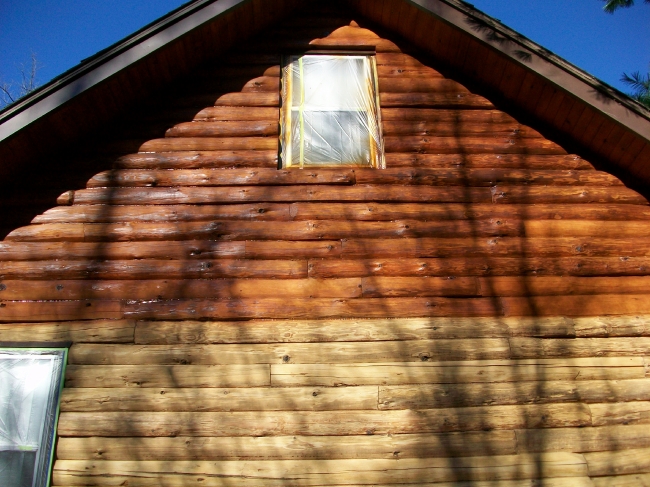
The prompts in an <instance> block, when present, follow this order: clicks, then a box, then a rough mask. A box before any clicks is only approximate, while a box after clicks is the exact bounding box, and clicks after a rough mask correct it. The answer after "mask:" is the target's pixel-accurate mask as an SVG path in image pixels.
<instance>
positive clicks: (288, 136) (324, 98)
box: [281, 54, 383, 167]
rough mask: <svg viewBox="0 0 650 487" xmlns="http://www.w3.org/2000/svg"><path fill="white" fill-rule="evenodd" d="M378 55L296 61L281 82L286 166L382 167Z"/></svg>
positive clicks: (292, 59) (288, 66)
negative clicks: (376, 65) (377, 87)
mask: <svg viewBox="0 0 650 487" xmlns="http://www.w3.org/2000/svg"><path fill="white" fill-rule="evenodd" d="M376 85H377V83H376V68H375V58H374V56H366V55H320V54H314V55H303V56H291V57H290V58H289V62H288V63H287V64H286V66H285V67H284V69H283V77H282V123H281V125H282V132H281V139H282V162H283V165H284V167H291V166H299V167H304V166H337V165H358V166H374V167H382V166H383V157H382V147H381V131H380V122H379V108H378V106H379V103H378V97H377V89H376Z"/></svg>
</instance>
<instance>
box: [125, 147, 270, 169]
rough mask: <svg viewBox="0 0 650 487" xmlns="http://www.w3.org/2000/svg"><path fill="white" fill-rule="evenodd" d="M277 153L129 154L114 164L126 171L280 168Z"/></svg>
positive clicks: (191, 152)
mask: <svg viewBox="0 0 650 487" xmlns="http://www.w3.org/2000/svg"><path fill="white" fill-rule="evenodd" d="M277 164H278V153H277V151H261V150H254V151H253V150H242V151H189V152H188V151H185V152H184V151H178V152H158V153H148V154H146V153H143V154H129V155H126V156H121V157H119V158H117V159H116V160H115V166H116V167H117V168H123V169H205V168H210V167H265V168H273V167H277Z"/></svg>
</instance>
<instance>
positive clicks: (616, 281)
mask: <svg viewBox="0 0 650 487" xmlns="http://www.w3.org/2000/svg"><path fill="white" fill-rule="evenodd" d="M373 279H378V278H373ZM373 279H370V280H369V281H371V282H372V285H374V286H378V288H375V290H374V293H382V292H389V287H388V286H390V285H391V284H393V283H392V282H391V281H390V279H389V278H388V279H389V280H387V281H386V282H385V283H384V282H382V281H379V284H378V283H377V281H374V280H373ZM396 279H400V278H396ZM404 279H409V281H406V282H404V283H403V284H402V286H401V289H402V291H401V292H402V294H400V295H404V296H408V295H413V294H412V293H413V292H417V289H419V288H420V286H422V284H418V283H417V282H413V283H412V284H411V281H410V279H412V278H404ZM415 279H417V278H415ZM399 283H400V281H399V280H398V281H397V283H395V284H398V285H399ZM364 284H365V283H364ZM379 286H381V287H379ZM479 286H480V295H482V296H540V295H552V296H568V295H576V294H577V295H588V294H602V293H605V292H610V291H613V290H615V291H616V293H617V294H650V276H641V277H633V276H626V277H567V276H565V277H520V276H518V277H486V278H479ZM363 292H364V295H365V294H366V293H367V292H368V293H369V292H370V291H369V290H366V285H364V291H363ZM369 295H370V294H369ZM380 295H384V294H380ZM392 295H397V294H392ZM420 295H423V294H420Z"/></svg>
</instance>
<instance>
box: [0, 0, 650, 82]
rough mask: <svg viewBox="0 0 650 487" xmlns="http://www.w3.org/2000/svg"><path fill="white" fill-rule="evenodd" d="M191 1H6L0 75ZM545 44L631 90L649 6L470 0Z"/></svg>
mask: <svg viewBox="0 0 650 487" xmlns="http://www.w3.org/2000/svg"><path fill="white" fill-rule="evenodd" d="M184 3H185V0H155V1H153V0H111V1H108V2H105V1H99V2H89V1H87V0H85V1H82V0H0V79H2V80H3V81H10V80H12V79H17V78H18V77H19V73H20V65H21V64H27V65H28V64H29V59H30V52H34V53H35V54H36V56H37V58H38V60H39V63H40V65H41V69H40V70H39V72H38V81H39V82H40V83H41V84H42V83H45V82H47V81H49V80H50V79H52V78H53V77H55V76H58V75H59V74H61V73H63V72H64V71H66V70H68V69H70V68H72V67H74V66H75V65H76V64H77V63H79V61H81V60H82V59H84V58H86V57H89V56H92V55H93V54H95V53H96V52H97V51H99V50H101V49H104V48H105V47H108V46H109V45H111V44H112V43H114V42H117V41H119V40H120V39H122V38H123V37H125V36H127V35H129V34H131V33H132V32H134V31H136V30H138V29H139V28H141V27H143V26H144V25H146V24H148V23H149V22H152V21H153V20H155V19H157V18H158V17H160V16H161V15H163V14H165V13H167V12H169V11H170V10H173V9H174V8H176V7H178V6H180V5H182V4H184ZM470 3H473V4H474V6H475V7H476V8H478V9H479V10H483V11H484V12H485V13H487V14H488V15H491V16H492V17H495V18H497V19H499V20H501V21H502V22H503V23H504V24H506V25H508V26H509V27H511V28H513V29H515V30H517V31H519V32H520V33H522V34H524V35H525V36H527V37H529V38H531V39H532V40H534V41H535V42H537V43H539V44H541V45H542V46H544V47H545V48H547V49H549V50H551V51H553V52H555V53H556V54H558V55H560V56H561V57H564V58H565V59H567V60H568V61H570V62H572V63H573V64H575V65H577V66H578V67H580V68H582V69H584V70H586V71H587V72H589V73H591V74H593V75H594V76H596V77H597V78H600V79H602V80H603V81H605V82H606V83H609V84H611V85H612V86H614V87H616V88H618V89H620V90H622V91H626V90H627V89H626V88H625V86H624V85H623V84H622V83H620V81H619V79H620V77H621V74H622V73H623V72H632V71H640V72H642V73H647V72H648V64H649V63H650V5H648V4H646V3H644V2H642V0H637V2H636V4H637V5H635V6H634V7H632V8H630V9H626V10H620V11H618V12H616V13H615V14H614V15H609V14H606V13H604V12H603V11H602V5H603V2H602V1H601V0H528V1H527V0H470Z"/></svg>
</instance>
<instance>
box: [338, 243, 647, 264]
mask: <svg viewBox="0 0 650 487" xmlns="http://www.w3.org/2000/svg"><path fill="white" fill-rule="evenodd" d="M397 243H398V244H399V245H396V244H397ZM622 249H624V254H623V251H622ZM342 255H344V256H346V257H348V258H355V257H356V258H369V257H385V258H399V257H406V258H411V257H461V256H462V257H472V256H482V257H483V258H489V259H490V260H489V261H488V262H491V261H492V259H493V258H494V257H515V256H520V258H522V257H524V258H525V259H524V260H528V259H530V258H533V257H531V256H534V258H542V257H571V256H574V257H576V256H580V257H618V258H620V259H627V258H628V257H645V256H650V249H648V248H647V245H646V244H645V240H644V239H638V238H626V239H616V238H588V237H574V238H562V237H558V238H511V237H503V238H502V237H491V238H487V239H478V238H477V239H472V240H467V239H455V238H449V239H447V238H419V239H401V240H399V241H397V242H396V241H394V240H376V239H362V238H361V239H349V240H345V241H343V242H342ZM522 262H523V261H522Z"/></svg>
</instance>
